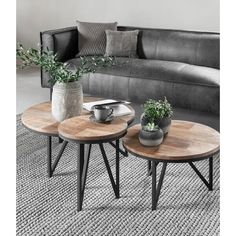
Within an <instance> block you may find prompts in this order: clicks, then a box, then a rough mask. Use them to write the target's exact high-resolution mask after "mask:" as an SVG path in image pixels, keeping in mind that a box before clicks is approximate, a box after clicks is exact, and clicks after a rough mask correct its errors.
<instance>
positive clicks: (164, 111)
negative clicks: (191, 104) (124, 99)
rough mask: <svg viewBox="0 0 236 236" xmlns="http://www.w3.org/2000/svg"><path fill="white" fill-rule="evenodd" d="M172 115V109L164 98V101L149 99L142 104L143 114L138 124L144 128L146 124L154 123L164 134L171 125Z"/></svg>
mask: <svg viewBox="0 0 236 236" xmlns="http://www.w3.org/2000/svg"><path fill="white" fill-rule="evenodd" d="M172 115H173V109H172V107H171V105H170V103H169V102H168V101H167V99H166V97H165V98H164V100H158V101H156V100H153V99H149V100H148V101H146V102H145V104H144V113H143V114H142V115H141V118H140V122H141V125H142V126H145V125H147V124H148V123H154V124H155V125H158V126H159V127H160V128H161V129H162V130H163V133H164V134H166V133H167V132H168V131H169V128H170V125H171V117H172Z"/></svg>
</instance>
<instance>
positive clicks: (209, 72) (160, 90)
mask: <svg viewBox="0 0 236 236" xmlns="http://www.w3.org/2000/svg"><path fill="white" fill-rule="evenodd" d="M117 62H119V63H120V64H118V65H116V66H113V67H107V68H100V69H98V70H97V71H96V73H90V74H88V75H87V76H86V77H84V79H83V80H82V83H83V90H84V92H85V93H89V94H91V95H95V96H101V97H110V98H117V99H124V100H129V101H132V102H136V103H144V102H145V101H146V100H147V99H150V98H151V99H163V97H164V96H166V97H167V99H168V100H169V101H170V103H171V104H172V105H173V106H174V107H179V108H186V109H190V110H199V111H205V112H212V113H214V114H219V74H220V73H219V70H218V69H212V68H208V67H202V66H195V65H189V64H186V63H179V62H171V61H161V60H147V59H145V60H142V59H131V58H129V59H126V60H125V59H124V58H117ZM68 63H69V64H70V65H71V67H72V68H76V66H78V65H79V59H73V60H70V61H68ZM122 63H123V65H122Z"/></svg>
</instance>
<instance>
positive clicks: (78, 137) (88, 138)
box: [58, 115, 128, 211]
mask: <svg viewBox="0 0 236 236" xmlns="http://www.w3.org/2000/svg"><path fill="white" fill-rule="evenodd" d="M127 128H128V124H127V122H126V121H124V120H123V119H121V118H114V119H113V120H112V121H111V122H109V123H97V122H94V121H91V120H90V117H89V116H87V115H86V116H77V117H73V118H70V119H67V120H64V121H63V122H61V123H60V125H59V126H58V132H59V135H60V137H61V138H62V139H64V140H66V141H72V142H76V143H77V144H78V157H77V210H78V211H80V210H81V209H82V204H83V197H84V189H85V184H86V177H87V170H88V165H89V158H90V152H91V147H92V144H98V145H99V147H100V150H101V154H102V157H103V160H104V163H105V166H106V169H107V172H108V175H109V178H110V181H111V185H112V187H113V190H114V193H115V196H116V198H119V196H120V194H119V153H120V147H119V143H120V142H119V140H120V138H122V137H123V136H124V135H125V134H126V132H127ZM113 141H115V144H113V145H114V146H115V148H116V181H115V180H114V178H113V175H112V171H111V168H110V165H109V161H108V158H107V155H106V152H105V149H104V146H103V144H104V143H112V142H113ZM85 144H87V151H86V154H85Z"/></svg>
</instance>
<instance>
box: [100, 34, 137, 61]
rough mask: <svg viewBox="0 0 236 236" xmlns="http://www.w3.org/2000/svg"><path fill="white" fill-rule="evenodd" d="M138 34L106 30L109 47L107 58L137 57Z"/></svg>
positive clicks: (107, 48)
mask: <svg viewBox="0 0 236 236" xmlns="http://www.w3.org/2000/svg"><path fill="white" fill-rule="evenodd" d="M138 32H139V31H138V30H133V31H111V30H106V38H107V45H106V54H105V56H116V57H137V52H136V51H137V38H138Z"/></svg>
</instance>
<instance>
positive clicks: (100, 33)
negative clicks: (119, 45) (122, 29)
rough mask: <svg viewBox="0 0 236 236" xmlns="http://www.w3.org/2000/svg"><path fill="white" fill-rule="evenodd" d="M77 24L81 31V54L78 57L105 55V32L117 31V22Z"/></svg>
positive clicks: (78, 22)
mask: <svg viewBox="0 0 236 236" xmlns="http://www.w3.org/2000/svg"><path fill="white" fill-rule="evenodd" d="M76 22H77V28H78V31H79V53H78V54H77V56H88V55H104V54H105V49H106V33H105V30H117V22H114V23H88V22H80V21H76Z"/></svg>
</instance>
